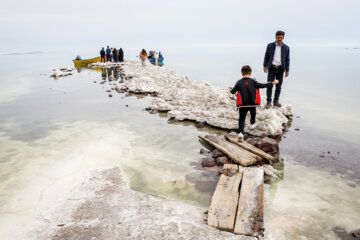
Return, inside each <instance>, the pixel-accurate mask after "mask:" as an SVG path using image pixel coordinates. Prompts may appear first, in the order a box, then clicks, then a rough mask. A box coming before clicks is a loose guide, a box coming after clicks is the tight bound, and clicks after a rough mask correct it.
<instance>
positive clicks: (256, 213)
mask: <svg viewBox="0 0 360 240" xmlns="http://www.w3.org/2000/svg"><path fill="white" fill-rule="evenodd" d="M263 219H264V171H263V170H262V169H260V168H244V171H243V178H242V183H241V189H240V197H239V205H238V210H237V214H236V219H235V228H234V233H235V234H242V235H248V236H253V235H254V234H255V233H258V234H260V235H262V234H263V231H264V220H263Z"/></svg>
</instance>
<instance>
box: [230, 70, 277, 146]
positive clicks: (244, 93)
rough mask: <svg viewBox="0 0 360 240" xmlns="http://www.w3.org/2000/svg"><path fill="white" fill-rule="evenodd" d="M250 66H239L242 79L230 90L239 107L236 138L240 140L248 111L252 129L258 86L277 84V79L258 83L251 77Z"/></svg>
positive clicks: (258, 92)
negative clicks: (235, 96)
mask: <svg viewBox="0 0 360 240" xmlns="http://www.w3.org/2000/svg"><path fill="white" fill-rule="evenodd" d="M251 72H252V70H251V67H250V66H248V65H245V66H243V67H242V68H241V75H242V77H243V78H242V79H240V80H239V81H237V82H236V84H235V86H234V87H233V88H232V89H231V90H230V92H231V93H232V94H235V93H236V92H237V100H236V105H237V107H238V108H239V135H238V139H239V141H240V142H242V141H243V137H244V135H243V133H244V125H245V119H246V114H247V112H248V111H250V115H251V119H250V123H251V125H250V129H254V128H255V127H256V125H255V117H256V108H255V107H258V106H260V91H259V88H267V87H269V86H271V85H275V84H278V83H279V81H278V80H275V81H273V82H268V83H258V82H257V81H256V80H255V79H253V78H250V77H251Z"/></svg>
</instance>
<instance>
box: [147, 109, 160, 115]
mask: <svg viewBox="0 0 360 240" xmlns="http://www.w3.org/2000/svg"><path fill="white" fill-rule="evenodd" d="M149 113H150V114H157V113H159V111H158V110H154V109H153V110H150V111H149Z"/></svg>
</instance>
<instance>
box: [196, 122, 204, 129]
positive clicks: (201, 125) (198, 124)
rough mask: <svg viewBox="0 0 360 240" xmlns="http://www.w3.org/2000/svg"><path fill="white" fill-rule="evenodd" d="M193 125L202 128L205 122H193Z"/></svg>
mask: <svg viewBox="0 0 360 240" xmlns="http://www.w3.org/2000/svg"><path fill="white" fill-rule="evenodd" d="M195 126H196V127H197V128H204V127H205V126H206V124H205V123H204V122H197V123H196V124H195Z"/></svg>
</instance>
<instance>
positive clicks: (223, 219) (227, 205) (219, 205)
mask: <svg viewBox="0 0 360 240" xmlns="http://www.w3.org/2000/svg"><path fill="white" fill-rule="evenodd" d="M241 178H242V173H241V172H239V171H238V172H237V173H235V174H234V175H233V176H231V177H229V176H226V175H225V174H222V175H221V177H220V179H219V182H218V184H217V186H216V189H215V192H214V195H213V197H212V200H211V205H210V208H209V212H208V225H209V226H212V227H215V228H218V229H221V230H226V231H233V229H234V223H235V216H236V209H237V205H238V201H239V186H240V182H241Z"/></svg>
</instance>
